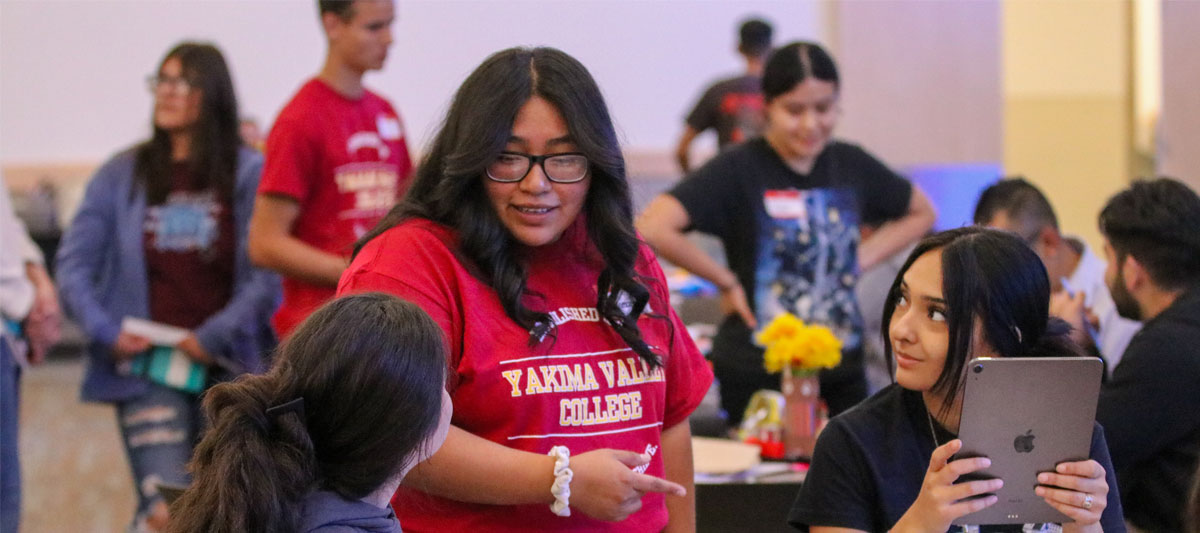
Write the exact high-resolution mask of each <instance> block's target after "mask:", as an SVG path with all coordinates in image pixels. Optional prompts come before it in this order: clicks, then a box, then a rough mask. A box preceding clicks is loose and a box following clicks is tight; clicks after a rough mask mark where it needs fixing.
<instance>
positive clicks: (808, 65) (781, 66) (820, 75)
mask: <svg viewBox="0 0 1200 533" xmlns="http://www.w3.org/2000/svg"><path fill="white" fill-rule="evenodd" d="M808 78H816V79H818V80H821V81H827V82H830V83H832V84H833V85H834V88H835V89H836V88H837V86H838V85H839V79H838V70H837V65H836V64H834V62H833V57H831V56H830V55H829V53H828V52H826V51H825V49H824V48H821V45H819V44H817V43H810V42H806V41H796V42H793V43H789V44H787V45H786V46H784V47H783V48H780V49H778V50H775V51H774V52H773V53H771V57H769V58H767V64H766V66H764V67H763V77H762V89H763V98H764V99H765V100H766V101H767V102H770V101H771V100H774V99H775V97H776V96H779V95H781V94H783V93H786V92H788V91H790V90H792V89H794V88H795V87H796V86H797V85H800V83H802V82H803V81H804V80H806V79H808Z"/></svg>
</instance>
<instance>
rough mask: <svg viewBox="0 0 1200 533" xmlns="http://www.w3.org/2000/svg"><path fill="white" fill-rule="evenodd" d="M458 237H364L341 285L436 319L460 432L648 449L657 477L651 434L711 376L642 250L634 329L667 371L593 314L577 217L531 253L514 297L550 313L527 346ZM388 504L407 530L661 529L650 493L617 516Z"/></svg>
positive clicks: (508, 441)
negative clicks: (469, 263) (549, 323)
mask: <svg viewBox="0 0 1200 533" xmlns="http://www.w3.org/2000/svg"><path fill="white" fill-rule="evenodd" d="M455 240H456V239H455V236H454V234H453V232H452V231H450V230H449V229H447V228H445V227H443V226H440V225H438V224H435V223H433V222H429V221H427V220H421V219H414V220H409V221H407V222H405V223H403V224H401V225H399V226H397V227H394V228H392V229H390V230H388V231H387V232H385V233H383V234H382V235H380V236H379V237H376V238H375V239H373V240H372V241H371V242H370V243H368V244H367V246H366V247H365V248H364V249H363V250H362V252H360V253H359V254H358V256H357V257H356V258H355V260H354V262H353V263H352V264H351V265H350V268H349V269H348V270H347V271H346V274H345V275H344V276H342V281H341V284H340V285H339V287H338V292H339V294H342V293H354V292H363V291H376V290H377V291H382V292H387V293H391V294H396V295H398V296H400V297H403V298H405V299H408V300H410V301H412V302H414V303H416V304H417V305H419V306H421V308H423V309H424V310H425V311H426V312H428V313H429V314H430V316H432V317H433V319H434V320H435V321H436V322H437V323H438V324H439V325H440V326H441V327H442V330H443V331H444V332H445V333H446V336H447V338H448V342H449V347H450V351H449V353H450V359H451V360H450V365H451V370H452V372H453V374H452V377H451V384H450V388H451V397H452V398H453V399H454V419H453V423H454V425H456V426H458V427H459V428H462V429H464V430H466V431H469V432H471V433H473V434H475V435H479V436H481V437H483V438H486V439H488V440H491V441H493V442H496V443H499V444H502V445H504V446H508V447H510V448H516V449H518V450H524V451H528V452H533V453H537V454H545V453H547V452H549V451H550V448H551V447H553V446H556V445H564V446H567V447H568V448H570V450H571V454H572V455H578V454H581V453H584V452H587V451H589V450H594V449H598V448H615V449H621V450H631V451H636V452H646V453H649V454H650V455H651V456H652V459H651V461H650V464H649V466H648V468H646V470H645V473H647V474H649V475H653V476H658V477H663V475H664V474H663V460H662V453H661V451H660V450H659V447H660V440H661V436H662V431H663V429H664V428H669V427H672V426H674V425H675V424H677V423H681V422H684V423H686V421H687V417H688V415H689V414H691V412H692V411H693V410H694V409H695V408H696V406H697V405H699V403H700V400H701V399H702V398H703V397H704V394H705V392H706V391H707V390H708V387H709V384H710V383H711V382H712V372H711V371H710V370H709V367H708V363H707V362H706V361H705V360H704V358H703V357H702V356H701V355H700V352H699V351H698V350H697V349H696V346H695V344H693V343H692V339H691V337H689V336H688V334H687V330H686V329H685V328H684V325H683V323H682V322H680V320H679V317H678V316H676V315H675V312H674V310H672V309H671V307H670V305H669V303H668V293H667V284H666V281H665V278H664V276H663V274H662V269H661V268H660V267H659V266H658V262H657V261H656V260H655V258H654V254H653V253H652V252H651V251H650V249H649V248H648V247H646V246H644V245H643V246H642V247H641V249H640V253H639V255H638V260H637V264H636V270H637V272H638V274H640V275H641V276H644V277H646V279H647V280H646V281H645V282H644V283H645V284H646V285H647V288H648V289H649V290H650V293H651V297H650V303H649V305H648V306H647V309H646V311H645V312H644V313H643V315H642V317H641V318H640V320H639V321H638V326H639V328H640V329H641V331H642V335H643V337H644V339H645V340H646V342H647V343H648V344H649V345H651V346H653V347H655V351H656V352H657V353H659V354H660V355H662V357H663V362H664V367H663V368H662V369H660V370H655V371H650V370H648V368H647V367H646V366H644V365H643V364H642V362H641V360H640V358H639V357H638V356H637V354H636V353H634V352H633V351H632V350H631V349H630V348H629V346H628V345H627V344H626V343H625V341H624V340H622V339H621V337H620V336H619V335H618V334H617V333H616V331H614V330H613V329H612V327H611V326H609V325H608V324H607V323H606V322H605V321H604V320H603V319H602V318H600V316H599V313H598V312H597V311H596V297H597V289H596V282H597V279H598V277H599V275H600V271H601V267H602V263H601V261H600V257H599V254H598V253H597V252H596V249H595V247H594V246H593V245H592V244H591V242H590V240H589V239H588V238H587V232H586V228H585V227H584V222H582V220H581V221H577V222H576V223H575V224H574V225H572V226H571V228H569V229H568V230H567V232H566V233H565V234H564V236H563V238H562V239H560V240H559V241H558V242H556V243H554V244H550V245H547V246H543V247H541V248H538V249H535V250H531V251H530V253H529V254H528V260H529V280H528V284H527V288H528V292H527V294H529V296H527V297H526V300H525V303H526V305H528V306H529V307H530V308H531V309H534V310H544V311H547V312H550V313H551V317H552V318H553V319H554V322H555V323H556V326H555V328H554V330H553V331H552V332H551V334H550V335H547V336H546V338H545V340H544V341H543V342H541V343H539V344H537V345H535V346H532V347H531V346H530V345H529V331H527V330H525V329H523V328H521V327H520V326H518V325H517V324H516V323H515V322H513V321H512V320H510V319H509V318H508V316H507V315H505V313H504V310H503V308H502V307H501V305H500V300H499V298H498V297H497V295H496V293H495V291H493V290H492V289H491V288H490V287H488V286H487V285H486V284H484V283H483V282H481V281H480V280H479V279H477V278H475V277H474V276H472V275H471V273H470V272H469V271H468V270H467V268H466V267H465V266H464V265H463V264H462V263H461V262H460V261H459V259H458V258H457V257H456V256H455V252H454V250H455V249H456V244H455ZM398 250H403V251H404V253H403V254H398V253H396V252H397V251H398ZM649 315H656V316H649ZM689 459H690V458H689ZM546 490H547V491H549V490H550V487H548V486H547V487H546ZM392 504H393V506H394V507H395V508H396V513H397V515H398V516H399V517H400V521H401V523H402V524H404V529H405V531H437V532H444V531H514V532H516V531H522V532H524V531H542V530H550V531H658V530H660V529H662V528H663V526H665V525H666V523H667V509H666V504H665V501H664V498H663V496H662V495H661V494H647V495H646V496H645V497H644V498H643V499H642V504H643V505H642V508H641V510H640V511H638V512H637V513H634V514H633V515H631V516H630V517H629V518H628V519H626V520H625V521H623V522H620V523H612V522H601V521H597V520H593V519H591V518H589V517H588V516H586V515H584V514H583V513H582V512H579V511H578V510H575V511H574V512H573V513H572V515H571V516H570V517H566V518H563V517H558V516H555V515H554V514H553V513H551V511H550V508H549V506H548V505H521V506H495V505H480V504H470V503H462V502H457V501H452V500H447V499H442V498H437V497H433V496H429V495H426V494H424V493H421V492H417V491H414V490H410V489H406V488H403V487H402V488H401V489H400V490H399V491H398V492H397V493H396V495H395V497H394V498H393V500H392Z"/></svg>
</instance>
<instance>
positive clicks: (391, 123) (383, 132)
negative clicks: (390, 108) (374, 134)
mask: <svg viewBox="0 0 1200 533" xmlns="http://www.w3.org/2000/svg"><path fill="white" fill-rule="evenodd" d="M375 129H376V130H378V131H379V136H380V137H381V138H383V139H384V140H387V141H394V140H396V139H399V138H401V137H403V136H404V129H403V128H401V127H400V119H398V118H396V117H389V116H386V115H379V117H377V118H376V119H375Z"/></svg>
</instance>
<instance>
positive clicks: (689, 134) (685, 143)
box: [675, 125, 700, 174]
mask: <svg viewBox="0 0 1200 533" xmlns="http://www.w3.org/2000/svg"><path fill="white" fill-rule="evenodd" d="M697 135H700V132H698V131H696V128H693V127H691V126H689V125H685V126H684V127H683V134H682V135H680V136H679V144H678V145H677V146H676V147H675V162H677V163H679V169H680V170H682V171H683V173H684V174H687V173H688V172H691V171H692V164H691V161H689V159H690V156H689V152H690V150H691V148H692V141H694V140H696V136H697Z"/></svg>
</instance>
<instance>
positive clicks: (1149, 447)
mask: <svg viewBox="0 0 1200 533" xmlns="http://www.w3.org/2000/svg"><path fill="white" fill-rule="evenodd" d="M1096 420H1099V421H1100V423H1101V424H1103V425H1104V428H1105V431H1106V433H1107V435H1108V445H1109V449H1110V450H1111V451H1112V458H1113V465H1114V466H1116V468H1117V479H1118V480H1119V481H1120V482H1121V485H1120V486H1121V500H1122V501H1123V502H1124V503H1125V511H1126V516H1127V517H1128V518H1129V521H1130V522H1132V523H1133V524H1134V525H1136V526H1137V527H1139V528H1141V529H1145V530H1147V531H1182V530H1183V523H1182V521H1183V514H1184V512H1185V508H1184V507H1185V505H1184V501H1185V500H1184V498H1185V497H1186V496H1187V493H1188V487H1189V486H1190V484H1191V481H1192V476H1193V474H1194V473H1195V472H1196V466H1197V458H1200V287H1195V288H1192V289H1191V290H1188V291H1186V292H1185V293H1183V294H1182V295H1181V296H1180V297H1179V298H1178V299H1176V300H1175V303H1173V304H1172V305H1171V306H1170V307H1168V308H1167V309H1166V310H1164V311H1163V312H1162V313H1159V314H1158V315H1157V316H1155V317H1154V318H1153V319H1150V320H1148V321H1147V322H1146V324H1145V325H1144V326H1142V329H1141V331H1139V332H1138V333H1137V334H1136V335H1134V336H1133V339H1132V340H1131V341H1129V347H1128V348H1126V349H1125V355H1123V356H1122V357H1121V362H1120V364H1118V365H1117V367H1116V369H1114V370H1113V375H1112V379H1110V380H1109V381H1108V382H1107V383H1105V384H1104V385H1103V386H1102V387H1101V389H1100V403H1099V406H1098V407H1097V409H1096Z"/></svg>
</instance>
